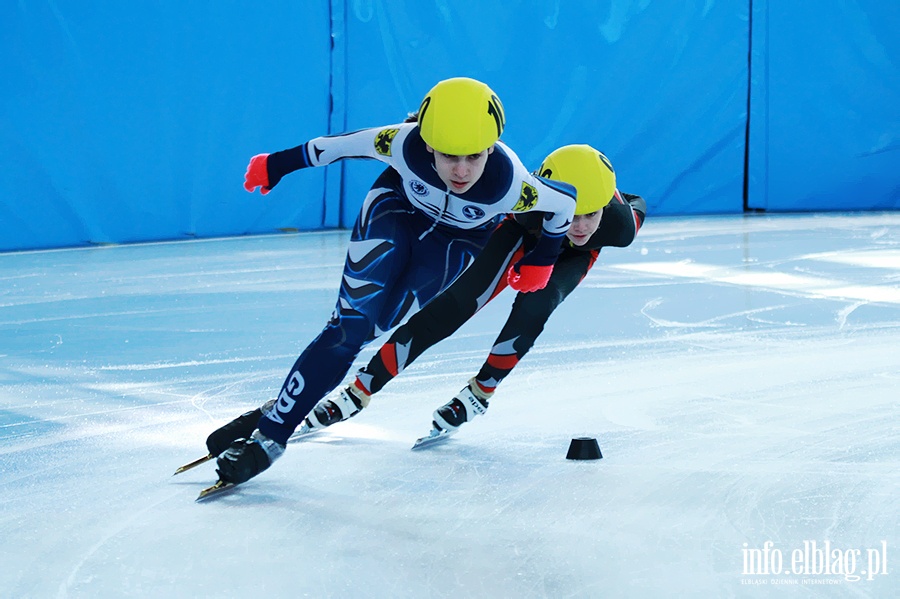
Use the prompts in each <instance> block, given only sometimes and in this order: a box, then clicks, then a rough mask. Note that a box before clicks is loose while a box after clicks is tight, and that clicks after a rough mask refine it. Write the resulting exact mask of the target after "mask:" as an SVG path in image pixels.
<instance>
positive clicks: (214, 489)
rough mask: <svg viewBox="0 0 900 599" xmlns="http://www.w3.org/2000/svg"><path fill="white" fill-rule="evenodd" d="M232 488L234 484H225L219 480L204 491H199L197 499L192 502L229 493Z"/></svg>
mask: <svg viewBox="0 0 900 599" xmlns="http://www.w3.org/2000/svg"><path fill="white" fill-rule="evenodd" d="M234 487H235V484H234V483H227V482H225V481H224V480H220V481H218V482H217V483H216V484H214V485H213V486H211V487H206V488H205V489H203V490H202V491H200V494H199V495H197V499H195V500H194V501H204V500H206V499H211V498H213V497H218V496H219V495H222V494H223V493H225V492H227V491H230V490H231V489H233V488H234Z"/></svg>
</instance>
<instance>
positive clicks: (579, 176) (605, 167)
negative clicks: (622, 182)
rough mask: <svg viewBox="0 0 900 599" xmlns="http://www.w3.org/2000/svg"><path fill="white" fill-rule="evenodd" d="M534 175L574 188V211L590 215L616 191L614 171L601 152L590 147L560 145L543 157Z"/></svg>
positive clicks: (607, 202) (603, 204) (603, 205)
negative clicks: (575, 193)
mask: <svg viewBox="0 0 900 599" xmlns="http://www.w3.org/2000/svg"><path fill="white" fill-rule="evenodd" d="M538 174H539V175H540V176H541V177H544V178H545V179H552V180H554V181H562V182H563V183H568V184H569V185H572V186H574V187H575V191H576V192H578V195H577V196H576V198H575V214H576V215H579V214H590V213H591V212H596V211H597V210H600V209H601V208H603V207H605V206H606V205H607V204H609V201H610V200H611V199H612V197H613V194H614V193H615V192H616V171H614V170H613V167H612V164H611V163H610V161H609V159H608V158H607V157H606V156H604V155H603V153H602V152H599V151H598V150H595V149H594V148H592V147H591V146H588V145H584V144H576V145H571V146H563V147H561V148H558V149H556V150H553V151H552V152H550V155H549V156H547V157H546V158H544V162H543V164H541V168H540V170H539V171H538Z"/></svg>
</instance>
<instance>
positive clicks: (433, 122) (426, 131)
mask: <svg viewBox="0 0 900 599" xmlns="http://www.w3.org/2000/svg"><path fill="white" fill-rule="evenodd" d="M505 125H506V115H505V114H504V112H503V104H501V103H500V98H498V97H497V94H495V93H494V92H493V90H491V88H489V87H488V86H487V85H485V84H484V83H482V82H480V81H476V80H474V79H469V78H468V77H456V78H453V79H445V80H444V81H441V82H439V83H438V84H437V85H435V86H434V87H433V88H431V91H429V92H428V93H427V94H426V95H425V99H424V100H422V105H421V106H420V107H419V133H420V134H421V135H422V139H424V140H425V143H427V144H428V145H429V146H431V147H432V148H434V149H435V150H437V151H438V152H441V153H443V154H450V155H452V156H468V155H469V154H478V153H479V152H482V151H484V150H487V149H488V148H490V147H491V146H492V145H494V142H496V141H497V140H498V139H500V134H501V133H503V127H504V126H505Z"/></svg>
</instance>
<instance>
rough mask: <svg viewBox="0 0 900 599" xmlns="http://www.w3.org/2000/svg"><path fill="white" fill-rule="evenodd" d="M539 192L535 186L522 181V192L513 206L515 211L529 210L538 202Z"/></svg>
mask: <svg viewBox="0 0 900 599" xmlns="http://www.w3.org/2000/svg"><path fill="white" fill-rule="evenodd" d="M537 198H538V192H537V189H535V188H534V186H532V185H529V184H528V183H526V182H524V181H523V182H522V193H521V194H520V195H519V201H518V202H516V205H515V206H513V212H528V211H529V210H531V209H532V208H534V205H535V204H536V203H537Z"/></svg>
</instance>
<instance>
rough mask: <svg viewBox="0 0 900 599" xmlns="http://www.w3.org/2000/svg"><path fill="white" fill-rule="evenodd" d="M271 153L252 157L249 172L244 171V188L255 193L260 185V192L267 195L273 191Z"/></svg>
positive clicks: (248, 167) (248, 166)
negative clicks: (270, 182)
mask: <svg viewBox="0 0 900 599" xmlns="http://www.w3.org/2000/svg"><path fill="white" fill-rule="evenodd" d="M268 164H269V155H268V154H257V155H256V156H254V157H253V158H251V159H250V164H249V165H247V172H246V173H244V189H246V190H247V191H249V192H250V193H253V192H254V191H256V188H257V187H259V188H260V189H259V193H261V194H263V195H266V194H267V193H269V192H270V191H272V186H270V185H269V166H268Z"/></svg>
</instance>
